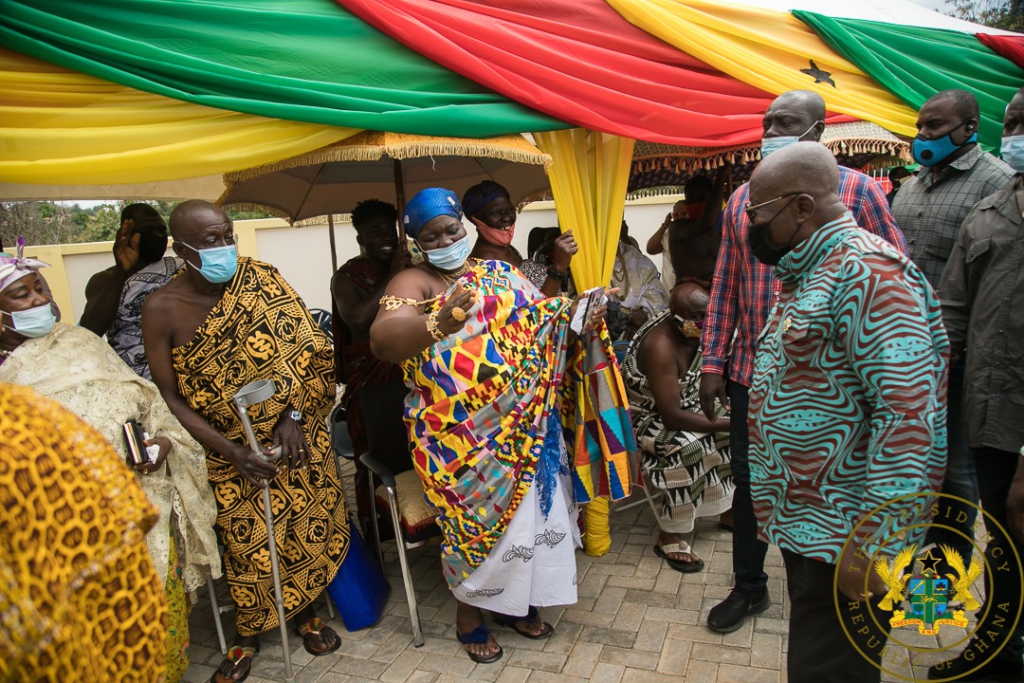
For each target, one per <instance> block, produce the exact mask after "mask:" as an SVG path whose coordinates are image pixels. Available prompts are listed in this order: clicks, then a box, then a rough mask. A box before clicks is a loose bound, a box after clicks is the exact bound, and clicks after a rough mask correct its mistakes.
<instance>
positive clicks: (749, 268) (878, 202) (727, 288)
mask: <svg viewBox="0 0 1024 683" xmlns="http://www.w3.org/2000/svg"><path fill="white" fill-rule="evenodd" d="M749 192H750V185H749V184H747V183H744V184H743V185H741V186H740V187H739V188H738V189H737V190H736V191H735V192H733V193H732V196H731V197H729V202H728V204H727V205H726V207H725V211H724V213H723V214H722V215H723V216H724V221H723V223H722V246H721V247H720V248H719V250H718V261H717V263H716V264H715V275H714V279H713V281H712V285H711V301H710V302H709V303H708V313H707V318H706V319H705V320H704V335H703V336H702V337H701V348H702V349H703V350H704V364H703V366H702V367H701V371H702V372H714V373H716V374H719V375H724V374H726V361H728V363H729V372H728V374H729V378H730V379H732V381H734V382H737V383H739V384H742V385H743V386H745V387H749V386H750V383H751V381H753V376H754V354H755V353H756V351H757V337H758V335H759V334H760V333H761V330H763V329H764V324H765V322H766V321H767V320H768V311H770V310H771V307H772V303H773V299H774V297H775V295H776V293H777V292H778V287H779V283H778V282H776V280H775V271H774V269H772V268H770V267H768V266H766V265H764V264H763V263H761V262H760V261H758V260H757V259H756V258H754V255H753V254H752V253H751V252H750V244H749V242H748V241H747V234H748V232H749V231H750V219H749V218H747V214H746V212H745V211H744V210H743V209H744V208H746V204H747V198H748V196H749ZM901 192H902V190H901ZM839 199H840V201H842V202H843V204H844V205H845V206H846V208H848V209H849V210H850V211H851V212H852V213H853V217H854V219H855V220H856V221H857V225H858V226H860V227H861V228H862V229H864V230H867V231H868V232H870V233H873V234H875V235H878V236H879V237H881V238H882V239H884V240H885V241H886V242H888V243H889V244H891V245H893V246H894V247H896V249H897V250H899V251H900V252H902V253H907V243H906V242H905V241H904V239H903V233H902V232H901V231H900V229H899V227H897V225H896V221H895V220H894V219H893V217H892V214H891V213H890V212H889V202H888V201H886V199H885V193H884V192H882V186H881V185H879V184H878V182H877V181H876V180H874V179H873V178H870V177H868V176H866V175H864V174H863V173H861V172H859V171H854V170H851V169H849V168H845V167H843V166H840V167H839ZM734 337H735V341H734V340H733V339H734Z"/></svg>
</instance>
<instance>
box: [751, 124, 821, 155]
mask: <svg viewBox="0 0 1024 683" xmlns="http://www.w3.org/2000/svg"><path fill="white" fill-rule="evenodd" d="M816 125H818V122H817V121H815V122H814V123H812V124H811V127H810V128H808V129H807V130H805V131H804V132H803V133H801V134H800V135H780V136H779V137H775V138H761V158H762V159H766V158H767V157H768V155H769V154H771V153H772V152H774V151H776V150H780V149H782V148H783V147H788V146H789V145H792V144H793V143H794V142H800V139H801V138H803V136H804V135H807V134H808V133H810V132H811V131H812V130H813V129H814V127H815V126H816Z"/></svg>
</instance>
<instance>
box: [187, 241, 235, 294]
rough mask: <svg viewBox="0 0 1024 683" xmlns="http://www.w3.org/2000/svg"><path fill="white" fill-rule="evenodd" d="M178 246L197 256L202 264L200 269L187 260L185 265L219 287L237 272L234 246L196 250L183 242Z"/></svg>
mask: <svg viewBox="0 0 1024 683" xmlns="http://www.w3.org/2000/svg"><path fill="white" fill-rule="evenodd" d="M180 244H183V245H184V246H186V247H188V248H189V249H191V250H192V251H194V252H196V253H197V254H199V261H200V263H201V264H202V265H201V266H200V267H198V268H196V267H195V266H194V265H192V264H191V263H189V262H188V261H187V260H186V261H185V263H188V264H189V265H190V266H192V267H193V268H195V269H196V270H197V271H199V274H200V275H202V276H203V277H205V278H206V279H207V280H209V281H210V282H212V283H214V284H217V285H220V284H223V283H225V282H227V281H229V280H230V279H231V278H233V277H234V276H235V271H236V270H238V251H237V250H236V249H235V245H233V244H229V245H228V246H226V247H211V248H210V249H196V248H195V247H193V246H192V245H191V244H185V243H184V242H180Z"/></svg>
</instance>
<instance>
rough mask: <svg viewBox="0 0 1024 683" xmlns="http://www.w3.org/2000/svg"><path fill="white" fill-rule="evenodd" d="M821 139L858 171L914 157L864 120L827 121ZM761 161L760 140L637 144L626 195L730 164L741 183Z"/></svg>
mask: <svg viewBox="0 0 1024 683" xmlns="http://www.w3.org/2000/svg"><path fill="white" fill-rule="evenodd" d="M821 142H822V144H824V145H825V146H826V147H828V148H829V149H830V150H831V151H832V153H833V154H835V155H836V159H837V160H838V161H839V163H840V164H842V165H843V166H848V167H849V168H856V169H859V170H862V171H869V170H874V169H877V168H885V167H888V166H897V165H901V164H908V163H912V162H913V158H912V156H911V154H910V143H908V142H906V141H904V140H901V139H900V138H898V137H896V136H895V135H893V134H892V133H890V132H889V131H887V130H885V129H884V128H881V127H880V126H877V125H875V124H873V123H868V122H866V121H853V122H849V123H836V124H831V125H827V126H825V131H824V132H823V133H822V136H821ZM760 160H761V146H760V143H758V144H756V145H743V146H738V147H724V148H723V147H718V148H713V147H677V146H674V145H662V144H657V143H651V142H640V141H638V142H637V143H636V147H635V148H634V151H633V167H632V169H631V170H630V177H629V193H630V195H629V196H630V198H634V199H635V198H637V197H648V196H655V195H661V194H677V193H679V192H681V191H682V188H683V185H685V184H686V181H687V180H689V179H690V177H691V176H694V175H702V174H707V173H710V172H713V171H714V170H716V169H717V168H719V167H720V166H721V165H722V164H725V163H729V164H733V171H732V177H733V182H735V183H742V182H745V181H746V180H747V179H748V178H749V177H750V174H751V173H752V172H753V170H754V167H755V166H756V165H757V162H758V161H760Z"/></svg>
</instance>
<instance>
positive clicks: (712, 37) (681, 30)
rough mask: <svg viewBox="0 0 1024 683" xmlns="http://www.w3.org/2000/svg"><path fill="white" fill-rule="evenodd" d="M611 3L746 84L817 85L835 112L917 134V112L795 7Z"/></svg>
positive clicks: (708, 1)
mask: <svg viewBox="0 0 1024 683" xmlns="http://www.w3.org/2000/svg"><path fill="white" fill-rule="evenodd" d="M608 4H609V5H611V6H612V7H614V8H615V10H616V11H617V12H618V13H619V14H621V15H622V16H623V17H624V18H625V19H626V20H627V21H629V22H630V23H632V24H633V25H635V26H637V27H638V28H640V29H642V30H644V31H646V32H648V33H650V34H652V35H655V36H657V37H658V38H661V39H662V40H664V41H665V42H667V43H669V44H670V45H673V46H675V47H677V48H679V49H680V50H682V51H684V52H686V53H688V54H691V55H693V56H694V57H697V58H698V59H700V60H702V61H704V62H705V63H707V64H709V65H711V66H713V67H715V68H716V69H719V70H721V71H723V72H725V73H727V74H729V75H730V76H732V77H733V78H736V79H737V80H739V81H742V82H744V83H748V84H750V85H753V86H756V87H758V88H761V89H762V90H765V91H767V92H770V93H774V94H777V95H778V94H781V93H784V92H786V91H787V90H795V89H804V90H813V91H815V92H817V93H819V94H820V95H821V96H822V97H824V98H825V104H826V106H827V107H828V109H829V111H834V112H839V113H842V114H849V115H851V116H856V117H857V118H859V119H863V120H865V121H872V122H874V123H877V124H878V125H880V126H881V127H882V128H885V129H887V130H890V131H892V132H894V133H897V134H899V135H907V136H911V137H913V136H914V135H916V134H917V130H916V128H915V127H914V122H915V121H916V120H917V113H916V112H915V111H914V110H913V109H911V108H910V107H909V106H907V105H906V104H904V103H903V102H901V101H900V100H899V99H898V98H897V97H896V96H895V95H893V94H892V93H890V92H889V91H888V90H886V89H885V88H883V87H882V86H880V85H879V84H878V83H876V82H875V81H874V79H872V78H871V77H870V76H868V75H867V74H865V73H864V72H863V71H861V70H860V69H859V68H857V67H856V66H855V65H854V64H853V63H851V62H849V61H847V60H846V59H844V58H842V57H840V56H839V55H838V54H837V53H836V52H835V51H834V50H832V48H830V47H829V46H828V45H826V44H825V42H824V41H823V40H822V39H821V38H819V37H818V34H817V33H815V32H814V30H813V29H811V28H810V27H809V26H807V25H806V24H804V23H803V22H801V21H800V20H799V19H797V18H796V17H794V16H793V15H791V14H789V13H788V12H778V11H773V10H767V9H760V8H756V7H748V6H744V5H735V4H731V3H728V2H721V0H608ZM812 62H813V65H812V64H811V63H812ZM802 70H806V71H807V72H811V73H806V72H805V71H802ZM826 79H828V80H831V81H832V83H834V84H835V85H832V84H831V83H829V82H828V80H826Z"/></svg>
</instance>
